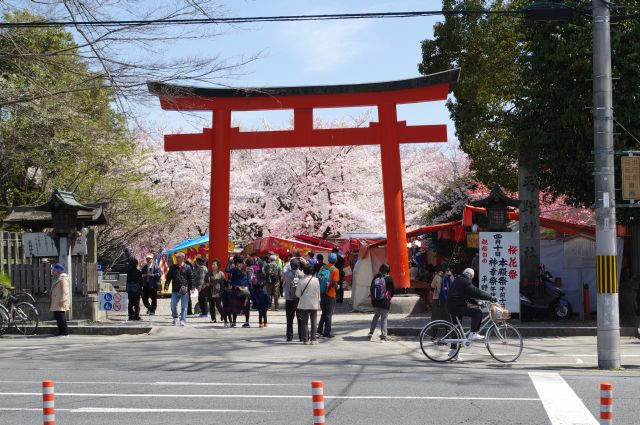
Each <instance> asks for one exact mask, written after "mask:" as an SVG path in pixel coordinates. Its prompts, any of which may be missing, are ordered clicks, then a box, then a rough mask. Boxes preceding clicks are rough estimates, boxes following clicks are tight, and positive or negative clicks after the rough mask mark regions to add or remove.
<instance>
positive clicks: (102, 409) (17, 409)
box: [0, 407, 275, 413]
mask: <svg viewBox="0 0 640 425" xmlns="http://www.w3.org/2000/svg"><path fill="white" fill-rule="evenodd" d="M40 411H42V408H38V409H31V408H28V407H0V412H40ZM56 412H71V413H275V411H273V410H238V409H165V408H159V409H153V408H148V409H138V408H128V407H80V408H78V409H58V408H56Z"/></svg>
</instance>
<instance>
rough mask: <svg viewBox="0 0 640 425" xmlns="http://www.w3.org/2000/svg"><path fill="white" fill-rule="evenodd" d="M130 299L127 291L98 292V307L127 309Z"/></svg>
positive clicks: (102, 309)
mask: <svg viewBox="0 0 640 425" xmlns="http://www.w3.org/2000/svg"><path fill="white" fill-rule="evenodd" d="M128 301H129V300H128V298H127V293H126V292H98V309H99V310H101V311H116V312H120V311H126V310H127V303H128Z"/></svg>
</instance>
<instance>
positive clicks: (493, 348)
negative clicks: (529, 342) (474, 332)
mask: <svg viewBox="0 0 640 425" xmlns="http://www.w3.org/2000/svg"><path fill="white" fill-rule="evenodd" d="M486 345H487V350H489V354H491V356H492V357H493V358H494V359H496V360H497V361H499V362H502V363H511V362H515V361H516V360H518V357H520V354H521V353H522V346H523V343H522V335H520V332H519V331H518V330H517V329H516V328H514V327H513V326H511V325H510V324H508V323H496V324H495V325H493V326H491V327H490V328H489V330H488V331H487V335H486Z"/></svg>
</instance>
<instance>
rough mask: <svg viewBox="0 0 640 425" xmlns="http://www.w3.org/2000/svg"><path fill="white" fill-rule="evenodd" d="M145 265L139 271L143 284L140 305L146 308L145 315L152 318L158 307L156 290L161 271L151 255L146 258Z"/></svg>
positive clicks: (158, 285) (158, 287)
mask: <svg viewBox="0 0 640 425" xmlns="http://www.w3.org/2000/svg"><path fill="white" fill-rule="evenodd" d="M145 263H146V264H145V265H144V266H142V270H141V272H142V279H143V282H144V286H143V288H142V304H144V306H145V307H146V308H147V314H148V315H151V316H153V315H154V314H156V308H157V307H158V289H160V277H162V271H161V270H160V267H158V265H157V264H155V263H154V262H153V255H152V254H149V255H147V256H146V258H145Z"/></svg>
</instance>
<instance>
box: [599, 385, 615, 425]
mask: <svg viewBox="0 0 640 425" xmlns="http://www.w3.org/2000/svg"><path fill="white" fill-rule="evenodd" d="M612 423H613V385H611V384H609V383H608V382H603V383H602V384H600V425H611V424H612Z"/></svg>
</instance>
